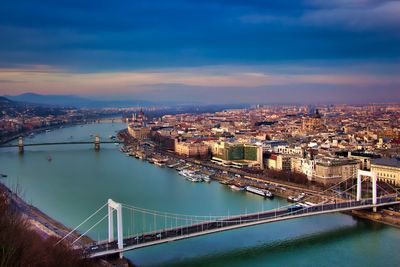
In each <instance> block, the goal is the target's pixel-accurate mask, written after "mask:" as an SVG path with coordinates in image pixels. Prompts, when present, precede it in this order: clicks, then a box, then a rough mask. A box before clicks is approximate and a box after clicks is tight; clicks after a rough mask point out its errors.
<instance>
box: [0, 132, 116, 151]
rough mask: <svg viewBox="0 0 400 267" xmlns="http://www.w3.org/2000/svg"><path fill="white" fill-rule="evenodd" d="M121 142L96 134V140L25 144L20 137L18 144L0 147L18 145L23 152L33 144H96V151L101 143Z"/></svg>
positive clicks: (7, 145) (7, 146)
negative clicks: (103, 138)
mask: <svg viewBox="0 0 400 267" xmlns="http://www.w3.org/2000/svg"><path fill="white" fill-rule="evenodd" d="M114 143H116V144H121V143H123V142H122V141H120V140H117V139H116V140H106V141H100V136H99V135H96V136H95V138H94V140H87V141H61V142H41V143H27V144H25V142H24V138H23V137H19V139H18V143H17V144H6V145H1V146H0V148H10V147H16V148H18V151H19V152H20V153H23V152H24V151H25V147H31V146H55V145H88V144H89V145H90V144H93V145H94V149H95V150H96V151H99V150H100V144H114Z"/></svg>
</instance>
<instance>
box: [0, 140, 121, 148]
mask: <svg viewBox="0 0 400 267" xmlns="http://www.w3.org/2000/svg"><path fill="white" fill-rule="evenodd" d="M94 143H95V141H73V142H50V143H31V144H29V143H28V144H24V147H28V146H54V145H92V144H94ZM114 143H118V144H121V143H123V142H122V141H119V140H118V141H117V140H116V141H101V142H100V144H114ZM7 147H18V144H15V145H1V146H0V148H7Z"/></svg>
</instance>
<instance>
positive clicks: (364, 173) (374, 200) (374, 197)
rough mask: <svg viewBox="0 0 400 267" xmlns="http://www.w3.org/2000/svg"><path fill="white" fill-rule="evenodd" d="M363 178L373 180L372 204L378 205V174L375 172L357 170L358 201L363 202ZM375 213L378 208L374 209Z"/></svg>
mask: <svg viewBox="0 0 400 267" xmlns="http://www.w3.org/2000/svg"><path fill="white" fill-rule="evenodd" d="M361 176H367V177H370V178H371V182H372V204H373V205H376V204H377V187H376V182H377V180H378V177H377V174H376V173H374V172H370V171H363V170H357V201H360V200H361V189H362V185H361V182H362V180H361ZM373 211H374V212H376V206H375V207H373Z"/></svg>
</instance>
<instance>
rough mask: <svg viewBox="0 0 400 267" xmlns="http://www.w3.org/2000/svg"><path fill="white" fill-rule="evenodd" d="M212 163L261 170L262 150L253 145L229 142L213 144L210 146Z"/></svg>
mask: <svg viewBox="0 0 400 267" xmlns="http://www.w3.org/2000/svg"><path fill="white" fill-rule="evenodd" d="M211 151H212V155H213V157H212V161H213V162H215V163H218V164H222V165H224V166H232V167H238V168H241V167H247V166H252V167H256V166H257V167H259V168H261V169H262V168H263V149H262V147H261V146H257V145H253V144H241V143H231V142H224V141H220V142H214V143H213V144H212V149H211Z"/></svg>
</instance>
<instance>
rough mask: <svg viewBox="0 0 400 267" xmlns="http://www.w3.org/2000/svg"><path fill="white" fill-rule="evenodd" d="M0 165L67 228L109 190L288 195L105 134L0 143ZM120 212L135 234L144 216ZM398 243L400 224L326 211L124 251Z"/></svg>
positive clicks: (190, 256) (392, 254)
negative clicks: (197, 176)
mask: <svg viewBox="0 0 400 267" xmlns="http://www.w3.org/2000/svg"><path fill="white" fill-rule="evenodd" d="M124 127H125V124H123V123H100V124H87V125H84V126H71V127H65V128H62V129H58V130H56V131H51V132H49V133H42V134H38V135H36V136H35V137H34V138H32V139H29V138H27V139H26V140H25V141H26V143H28V142H51V141H68V140H71V141H72V140H73V141H80V140H88V139H89V138H91V137H90V135H95V134H100V136H101V137H102V139H105V138H107V137H108V136H109V135H115V133H116V131H118V130H120V129H123V128H124ZM49 156H50V157H51V158H52V160H51V161H49V160H48V157H49ZM0 173H6V174H8V177H7V178H3V179H2V182H3V183H5V184H7V185H8V186H9V187H11V188H16V187H18V188H20V189H21V191H22V194H23V197H24V199H25V200H26V201H27V202H29V203H32V204H33V205H35V206H36V207H38V208H39V209H41V210H42V211H43V212H45V213H47V214H48V215H49V216H51V217H53V218H55V219H56V220H58V221H60V222H62V223H63V224H65V225H66V226H68V227H71V228H73V227H75V226H76V225H78V224H79V223H80V222H81V221H83V220H84V219H85V218H86V217H87V216H88V215H90V214H91V213H92V212H93V211H95V210H96V209H97V208H99V207H100V206H101V205H102V204H103V203H105V202H106V201H107V199H108V198H112V199H114V200H115V201H118V202H122V203H126V204H130V205H134V206H137V207H142V208H146V209H152V210H158V211H166V212H173V213H182V214H196V215H205V216H209V215H220V214H226V215H227V214H230V215H234V214H239V213H245V212H255V211H258V210H262V209H270V208H275V207H279V206H283V205H285V204H286V201H285V200H284V199H279V198H275V199H274V200H269V199H263V198H261V197H258V196H255V195H252V194H249V193H243V192H234V191H232V190H230V189H229V188H228V187H226V186H223V185H221V184H219V183H217V182H211V183H209V184H207V183H191V182H189V181H186V180H185V179H184V178H183V177H182V176H179V175H178V174H177V172H176V171H175V170H172V169H169V168H160V167H157V166H155V165H152V164H149V163H147V162H144V161H141V160H138V159H135V158H130V157H127V156H126V155H125V154H123V153H121V152H120V151H119V150H118V147H117V146H116V145H114V144H102V146H101V151H100V152H98V153H96V152H94V150H93V145H67V146H65V145H64V146H42V147H27V148H26V151H25V153H24V155H22V156H21V155H19V154H18V152H17V149H16V148H7V149H1V150H0ZM103 215H105V212H103V214H102V216H103ZM124 215H125V216H124V219H125V221H126V223H127V224H128V227H125V232H126V233H128V234H132V233H133V232H132V231H133V230H130V226H129V223H130V224H131V226H132V224H135V225H140V222H139V221H137V220H138V219H136V218H133V219H132V214H129V213H124ZM129 216H131V218H130V222H129V218H127V217H129ZM133 216H135V214H133ZM132 222H133V223H132ZM147 224H150V223H149V222H148V223H147ZM147 224H146V223H144V225H145V226H146V227H150V228H146V229H147V230H151V226H147ZM150 225H152V224H150ZM106 227H107V226H106V223H105V222H103V223H101V224H99V225H98V226H97V227H96V228H94V230H93V231H91V232H89V235H90V236H91V237H92V238H93V239H96V240H98V239H105V238H106V236H107V235H106V229H107V228H106ZM140 227H144V226H143V225H141V226H140ZM86 229H87V228H86ZM86 229H85V227H83V228H82V229H80V230H81V231H85V230H86ZM129 231H131V232H129ZM399 248H400V230H399V229H396V228H393V227H389V226H385V225H381V224H378V223H373V222H370V221H366V220H362V219H356V218H353V217H352V216H348V215H344V214H330V215H322V216H314V217H309V218H302V219H296V220H290V221H283V222H278V223H272V224H265V225H259V226H254V227H249V228H243V229H238V230H234V231H228V232H223V233H218V234H213V235H208V236H203V237H197V238H192V239H187V240H182V241H177V242H172V243H168V244H163V245H159V246H154V247H149V248H144V249H140V250H137V251H131V252H128V253H125V254H124V255H125V256H126V257H127V258H129V259H131V260H132V261H133V262H134V263H135V264H138V265H140V266H152V265H153V266H154V265H163V266H165V265H170V266H188V265H191V266H374V265H375V266H398V265H399V264H400V254H399V253H398V249H399Z"/></svg>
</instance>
